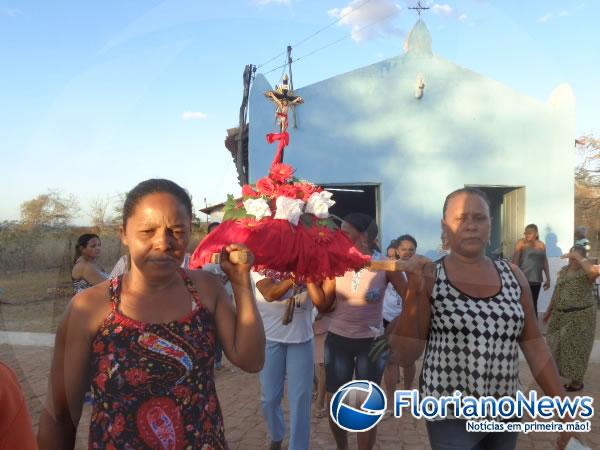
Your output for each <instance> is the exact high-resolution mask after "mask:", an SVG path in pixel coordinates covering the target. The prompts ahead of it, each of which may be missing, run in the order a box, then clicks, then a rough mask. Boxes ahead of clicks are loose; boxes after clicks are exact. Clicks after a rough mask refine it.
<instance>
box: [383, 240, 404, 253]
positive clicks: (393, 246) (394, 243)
mask: <svg viewBox="0 0 600 450" xmlns="http://www.w3.org/2000/svg"><path fill="white" fill-rule="evenodd" d="M398 244H400V242H399V241H398V240H397V239H392V240H391V241H390V245H388V246H387V248H386V249H385V251H388V250H389V249H390V248H391V249H393V250H397V249H398Z"/></svg>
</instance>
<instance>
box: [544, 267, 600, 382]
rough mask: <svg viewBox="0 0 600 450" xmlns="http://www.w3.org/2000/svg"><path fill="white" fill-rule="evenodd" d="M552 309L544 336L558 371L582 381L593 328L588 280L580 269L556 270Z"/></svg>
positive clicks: (593, 317) (591, 302) (593, 312)
mask: <svg viewBox="0 0 600 450" xmlns="http://www.w3.org/2000/svg"><path fill="white" fill-rule="evenodd" d="M552 299H553V308H552V314H551V315H550V323H549V324H548V331H547V333H546V338H547V340H548V346H549V347H550V351H551V352H552V355H553V356H554V359H555V360H556V365H557V366H558V372H559V373H560V375H561V376H563V377H565V378H570V379H572V380H573V381H575V382H577V383H582V382H583V377H584V375H585V372H586V370H587V366H588V362H589V359H590V355H591V353H592V348H593V346H594V333H595V330H596V311H597V310H598V308H597V306H596V303H595V302H594V295H593V293H592V283H591V282H590V281H589V279H588V277H587V275H586V274H585V272H584V271H583V270H582V269H579V270H578V271H577V272H575V273H573V274H570V273H569V272H568V271H567V268H566V267H564V268H563V269H561V271H560V272H559V273H558V278H557V280H556V288H555V290H554V294H553V297H552Z"/></svg>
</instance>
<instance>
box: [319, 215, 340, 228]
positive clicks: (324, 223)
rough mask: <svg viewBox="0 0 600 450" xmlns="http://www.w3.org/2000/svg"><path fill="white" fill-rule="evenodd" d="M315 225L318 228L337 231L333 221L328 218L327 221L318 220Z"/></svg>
mask: <svg viewBox="0 0 600 450" xmlns="http://www.w3.org/2000/svg"><path fill="white" fill-rule="evenodd" d="M317 225H319V226H320V227H327V228H329V229H330V230H332V231H335V230H337V225H336V224H335V222H334V221H333V219H332V218H330V217H328V218H327V219H320V220H318V221H317Z"/></svg>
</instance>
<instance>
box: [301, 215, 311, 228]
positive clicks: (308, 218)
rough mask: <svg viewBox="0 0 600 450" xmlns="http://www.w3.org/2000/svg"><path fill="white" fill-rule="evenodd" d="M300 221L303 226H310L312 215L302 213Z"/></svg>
mask: <svg viewBox="0 0 600 450" xmlns="http://www.w3.org/2000/svg"><path fill="white" fill-rule="evenodd" d="M300 221H301V222H302V225H304V228H310V227H312V225H313V216H312V214H307V213H304V214H302V215H301V216H300Z"/></svg>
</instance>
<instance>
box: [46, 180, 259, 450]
mask: <svg viewBox="0 0 600 450" xmlns="http://www.w3.org/2000/svg"><path fill="white" fill-rule="evenodd" d="M191 218H192V205H191V200H190V198H189V196H188V194H187V193H186V192H185V190H183V189H182V188H181V187H179V186H178V185H176V184H175V183H173V182H172V181H169V180H147V181H144V182H142V183H140V184H138V185H137V186H136V187H135V188H134V189H133V190H131V191H130V192H129V193H128V195H127V199H126V200H125V205H124V208H123V227H122V241H123V243H124V244H125V245H126V246H127V247H128V249H129V254H130V260H131V269H130V270H129V271H128V272H127V273H126V274H124V275H121V276H119V277H116V278H113V279H112V280H110V281H105V282H103V283H100V284H98V285H96V286H94V287H92V288H89V289H87V290H85V291H83V292H81V293H80V294H78V295H76V296H75V297H74V298H73V300H71V303H70V304H69V306H68V308H67V311H66V314H65V317H64V319H63V322H62V323H61V325H60V327H59V329H58V332H57V335H56V343H55V350H54V357H53V361H52V369H51V373H50V380H49V390H48V395H47V404H46V407H45V409H44V411H43V412H42V416H41V418H40V427H39V435H38V442H39V445H40V448H41V449H42V450H46V449H53V450H55V449H73V447H74V444H75V434H76V430H77V425H78V422H79V419H80V416H81V409H82V403H83V397H84V393H85V392H86V390H87V389H88V387H89V386H90V384H91V387H92V392H93V397H94V402H93V411H92V417H91V423H90V430H89V448H90V449H95V448H102V449H136V450H138V449H168V450H180V449H202V450H212V449H226V448H227V443H226V441H225V432H224V427H223V417H222V414H221V409H220V406H219V401H218V399H217V392H216V389H215V382H214V372H213V367H214V356H215V339H216V337H217V335H218V337H219V339H220V341H221V343H222V345H223V350H224V351H225V354H226V356H227V358H228V359H229V360H230V361H231V362H232V363H233V364H235V365H237V366H238V367H240V368H242V369H243V370H246V371H249V372H258V371H259V370H260V369H261V368H262V365H263V362H264V349H265V335H264V330H263V325H262V322H261V319H260V315H259V314H258V310H257V308H256V303H255V300H254V297H253V294H252V287H251V284H250V274H249V270H250V265H251V262H252V256H251V254H250V260H249V261H248V262H249V263H250V264H232V263H230V262H229V261H228V258H227V256H228V253H229V252H231V251H234V250H246V248H245V247H244V246H241V245H236V244H232V245H229V246H227V247H225V248H223V250H222V253H221V256H222V258H221V260H222V261H223V262H222V263H221V265H222V268H223V271H224V272H225V273H226V274H227V276H228V278H229V280H230V281H231V285H232V287H233V294H234V298H235V301H236V308H235V309H234V307H233V304H232V303H231V301H230V300H229V296H228V295H227V293H226V292H225V289H224V287H223V285H222V283H221V282H220V280H219V279H218V278H217V277H215V276H213V275H212V274H210V273H208V272H203V271H185V270H183V269H181V268H180V266H181V262H182V260H183V257H184V255H185V250H186V248H187V246H188V242H189V237H190V233H191Z"/></svg>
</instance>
